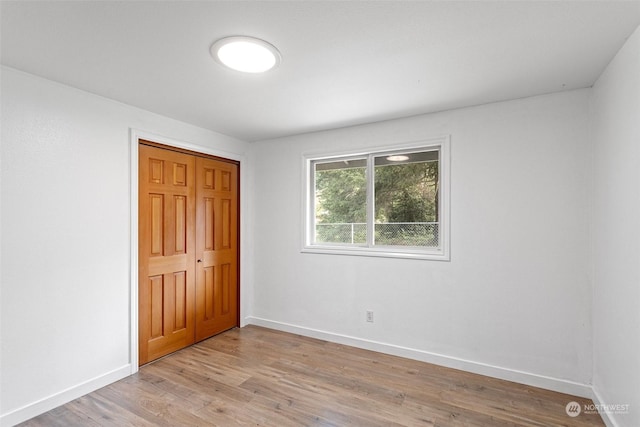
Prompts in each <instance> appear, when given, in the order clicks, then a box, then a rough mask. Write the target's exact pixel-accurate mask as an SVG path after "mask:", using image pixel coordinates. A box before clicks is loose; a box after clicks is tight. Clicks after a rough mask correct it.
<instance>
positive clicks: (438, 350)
mask: <svg viewBox="0 0 640 427" xmlns="http://www.w3.org/2000/svg"><path fill="white" fill-rule="evenodd" d="M588 95H589V90H588V89H586V90H578V91H572V92H565V93H559V94H554V95H547V96H540V97H534V98H528V99H522V100H515V101H510V102H502V103H495V104H490V105H485V106H479V107H473V108H466V109H461V110H454V111H449V112H443V113H438V114H430V115H423V116H417V117H412V118H406V119H401V120H394V121H388V122H383V123H376V124H371V125H365V126H359V127H353V128H345V129H338V130H333V131H327V132H320V133H314V134H307V135H302V136H295V137H289V138H282V139H276V140H272V141H264V142H260V143H257V144H256V145H255V146H254V148H253V150H252V151H251V156H252V158H253V164H254V165H255V167H254V169H253V173H254V178H253V185H254V203H255V212H256V213H257V214H256V217H255V219H254V227H255V230H254V232H255V248H254V250H255V254H256V257H255V270H254V274H255V293H254V298H255V303H254V310H253V313H254V315H253V317H252V318H251V319H248V320H249V321H250V322H252V323H256V324H261V325H266V326H270V327H275V328H280V329H284V330H289V331H295V332H298V333H302V334H307V335H312V336H318V337H322V338H326V339H329V340H334V341H339V342H345V343H349V344H353V345H358V346H362V347H366V348H373V349H378V350H383V351H388V352H391V353H395V354H402V355H405V356H409V357H415V358H418V359H421V360H427V361H435V362H437V363H442V364H445V365H448V366H456V367H461V368H463V369H468V370H471V371H475V372H482V373H486V374H489V375H494V376H498V377H503V378H509V379H513V380H516V381H520V382H525V383H529V384H536V385H540V386H543V387H548V388H554V389H557V390H563V391H568V392H572V393H577V394H582V395H590V389H589V387H588V384H590V381H591V366H592V360H591V350H592V348H591V341H590V337H591V322H590V305H591V284H590V281H589V269H590V267H589V263H588V259H589V213H588V212H589V194H588V193H589V188H588V185H587V181H588V179H589V170H588V166H589V159H590V155H589V144H588V132H587V129H588ZM443 134H450V135H451V152H452V163H451V170H452V175H451V181H452V185H451V188H452V190H451V191H452V193H451V212H452V214H451V224H452V228H451V230H452V231H451V235H452V243H451V254H452V255H451V262H442V261H424V260H402V259H400V260H398V259H385V258H367V257H356V256H339V255H321V254H309V253H300V248H301V241H302V237H301V236H302V229H301V221H302V214H301V209H302V201H301V198H302V188H301V177H302V171H301V168H302V161H301V158H302V155H303V153H305V152H322V151H324V150H347V149H353V148H356V147H357V148H361V147H377V146H380V145H384V144H387V143H399V142H406V141H415V140H419V139H421V138H429V137H434V136H439V135H443ZM366 310H373V311H374V312H375V322H374V323H373V324H372V323H366V322H365V311H366Z"/></svg>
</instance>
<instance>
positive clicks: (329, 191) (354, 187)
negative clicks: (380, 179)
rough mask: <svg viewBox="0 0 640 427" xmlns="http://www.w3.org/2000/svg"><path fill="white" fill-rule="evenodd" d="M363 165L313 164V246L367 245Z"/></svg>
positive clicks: (342, 162)
mask: <svg viewBox="0 0 640 427" xmlns="http://www.w3.org/2000/svg"><path fill="white" fill-rule="evenodd" d="M366 164H367V162H366V159H355V160H354V159H349V160H339V161H332V162H325V163H315V164H314V166H315V167H314V178H315V196H316V197H315V242H316V243H339V244H360V245H362V244H366V243H367V224H366V222H367V175H366V171H367V167H366Z"/></svg>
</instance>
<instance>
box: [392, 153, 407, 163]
mask: <svg viewBox="0 0 640 427" xmlns="http://www.w3.org/2000/svg"><path fill="white" fill-rule="evenodd" d="M387 160H389V161H390V162H404V161H407V160H409V156H405V155H404V154H394V155H393V156H389V157H387Z"/></svg>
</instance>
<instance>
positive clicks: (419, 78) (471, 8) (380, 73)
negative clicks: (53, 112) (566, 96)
mask: <svg viewBox="0 0 640 427" xmlns="http://www.w3.org/2000/svg"><path fill="white" fill-rule="evenodd" d="M0 7H1V19H2V21H1V25H2V27H1V43H2V44H1V48H2V50H1V58H2V64H4V65H6V66H9V67H13V68H16V69H19V70H23V71H26V72H29V73H32V74H36V75H39V76H43V77H46V78H48V79H51V80H55V81H59V82H62V83H65V84H68V85H70V86H75V87H77V88H80V89H84V90H87V91H89V92H93V93H96V94H99V95H102V96H105V97H108V98H112V99H115V100H118V101H122V102H124V103H127V104H130V105H134V106H137V107H141V108H144V109H146V110H149V111H153V112H156V113H159V114H162V115H165V116H169V117H172V118H175V119H178V120H182V121H184V122H188V123H192V124H195V125H198V126H201V127H204V128H208V129H212V130H215V131H218V132H221V133H224V134H227V135H231V136H234V137H236V138H239V139H242V140H246V141H258V140H264V139H269V138H273V137H278V136H284V135H291V134H297V133H304V132H310V131H316V130H322V129H329V128H336V127H342V126H348V125H354V124H361V123H368V122H373V121H380V120H386V119H392V118H397V117H404V116H409V115H415V114H420V113H426V112H433V111H441V110H446V109H451V108H457V107H463V106H469V105H477V104H483V103H488V102H493V101H500V100H506V99H514V98H520V97H525V96H531V95H537V94H543V93H549V92H556V91H561V90H569V89H575V88H582V87H589V86H591V85H592V84H593V83H594V81H595V80H596V79H597V77H598V76H599V75H600V73H601V72H602V70H603V69H604V67H605V66H606V65H607V63H608V62H609V61H610V60H611V59H612V58H613V56H614V55H615V53H616V52H617V51H618V49H619V48H620V47H621V46H622V44H623V43H624V41H625V39H626V38H627V37H628V36H629V35H630V34H631V33H632V32H633V31H634V29H635V28H636V27H638V25H640V1H624V2H617V1H597V2H586V1H550V2H545V1H531V2H528V1H503V2H496V1H492V2H488V1H487V2H484V1H468V2H452V1H389V2H380V1H338V2H333V1H279V2H274V1H200V2H191V1H125V2H114V1H108V2H99V1H71V2H53V1H45V2H34V1H17V2H9V1H2V2H1V3H0ZM230 35H251V36H255V37H258V38H262V39H264V40H267V41H269V42H270V43H272V44H274V45H275V46H277V47H278V49H279V50H280V52H281V53H282V56H283V61H282V64H281V65H280V67H279V68H277V69H275V70H272V71H270V72H268V73H266V74H263V75H245V74H240V73H237V72H233V71H230V70H227V69H224V68H223V67H222V66H220V65H219V64H218V63H216V62H215V61H214V60H213V59H212V58H211V56H210V55H209V46H210V45H211V44H212V43H213V42H214V41H216V40H217V39H219V38H222V37H225V36H230Z"/></svg>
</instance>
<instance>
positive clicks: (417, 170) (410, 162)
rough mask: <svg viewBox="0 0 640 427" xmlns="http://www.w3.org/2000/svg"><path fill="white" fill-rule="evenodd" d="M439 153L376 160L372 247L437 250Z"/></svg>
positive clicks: (382, 157)
mask: <svg viewBox="0 0 640 427" xmlns="http://www.w3.org/2000/svg"><path fill="white" fill-rule="evenodd" d="M438 210H439V209H438V151H423V152H416V153H400V154H386V155H384V156H378V157H375V237H374V239H375V244H376V245H384V246H424V247H438V246H439V235H438V231H439V218H438Z"/></svg>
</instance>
